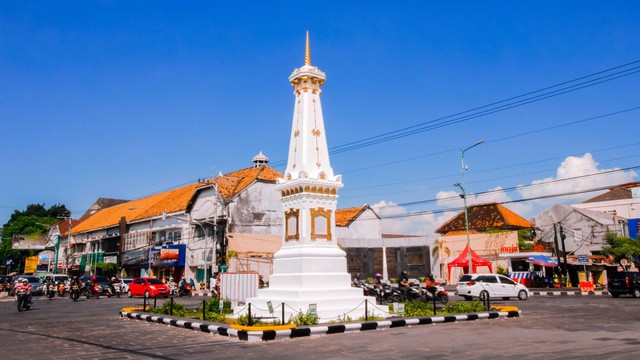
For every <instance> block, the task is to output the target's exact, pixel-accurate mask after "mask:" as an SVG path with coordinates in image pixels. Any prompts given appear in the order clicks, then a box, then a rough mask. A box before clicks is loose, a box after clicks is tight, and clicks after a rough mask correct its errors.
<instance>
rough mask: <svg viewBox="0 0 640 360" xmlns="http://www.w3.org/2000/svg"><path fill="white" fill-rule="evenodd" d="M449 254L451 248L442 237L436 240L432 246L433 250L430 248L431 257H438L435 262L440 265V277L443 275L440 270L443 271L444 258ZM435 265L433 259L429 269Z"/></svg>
mask: <svg viewBox="0 0 640 360" xmlns="http://www.w3.org/2000/svg"><path fill="white" fill-rule="evenodd" d="M450 256H451V249H449V248H448V247H447V243H446V242H445V241H444V240H442V239H438V240H436V243H435V246H434V247H433V250H431V257H432V258H434V259H435V258H438V261H437V263H438V264H439V265H440V277H443V274H442V272H443V271H444V260H445V259H447V258H449V257H450ZM435 265H436V262H435V261H434V262H433V263H432V264H431V270H433V268H434V267H435Z"/></svg>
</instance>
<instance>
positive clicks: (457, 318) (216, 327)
mask: <svg viewBox="0 0 640 360" xmlns="http://www.w3.org/2000/svg"><path fill="white" fill-rule="evenodd" d="M125 310H128V309H122V311H120V316H121V317H122V318H123V319H135V320H141V321H147V322H150V323H157V324H164V325H171V326H176V327H182V328H185V329H191V330H196V331H201V332H206V333H211V334H218V335H222V336H227V337H230V338H236V339H238V340H245V341H269V340H277V339H293V338H299V337H310V336H318V335H331V334H345V333H353V332H359V331H368V330H383V329H387V328H395V327H404V326H406V327H411V326H415V325H428V324H445V323H454V322H463V321H475V320H490V319H501V318H515V317H520V316H521V315H522V312H521V311H520V310H511V311H487V312H480V313H472V314H459V315H442V316H426V317H418V318H409V319H405V318H390V319H386V320H380V321H364V322H356V323H347V324H330V325H314V326H300V327H293V328H285V329H271V328H260V327H254V328H255V330H252V329H248V328H246V327H243V328H240V329H234V328H232V327H230V326H229V325H227V324H224V325H222V324H216V323H211V322H207V321H198V320H194V319H183V318H175V317H170V316H166V315H162V316H160V315H152V314H149V313H144V312H138V311H125Z"/></svg>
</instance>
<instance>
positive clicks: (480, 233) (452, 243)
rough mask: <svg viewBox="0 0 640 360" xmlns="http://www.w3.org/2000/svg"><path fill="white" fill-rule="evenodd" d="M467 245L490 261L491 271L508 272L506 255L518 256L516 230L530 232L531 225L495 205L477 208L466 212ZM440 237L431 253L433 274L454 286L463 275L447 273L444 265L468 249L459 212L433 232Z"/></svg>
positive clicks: (458, 271)
mask: <svg viewBox="0 0 640 360" xmlns="http://www.w3.org/2000/svg"><path fill="white" fill-rule="evenodd" d="M467 214H468V222H469V242H470V243H471V249H473V251H475V252H476V253H477V254H478V255H480V256H482V257H483V258H485V259H487V260H489V261H491V263H492V268H493V269H494V271H496V269H497V268H498V266H502V267H504V268H508V266H509V263H510V262H509V260H508V259H507V258H506V257H505V254H513V253H519V252H520V248H519V246H518V230H526V229H533V228H534V225H533V224H532V223H531V222H529V221H528V220H526V219H525V218H523V217H521V216H520V215H518V214H516V213H514V212H513V211H511V210H509V209H507V208H506V207H504V206H503V205H501V204H498V203H487V204H476V205H470V206H469V207H468V208H467ZM436 233H439V234H442V236H440V237H439V238H438V239H437V240H436V242H435V245H434V247H433V250H432V256H433V264H434V266H433V267H434V271H435V272H439V273H440V274H439V276H440V277H441V278H444V279H447V278H451V279H452V282H453V283H457V279H458V278H459V277H460V276H461V275H462V272H463V269H462V268H452V269H451V271H452V273H451V274H448V273H447V267H446V264H448V263H449V262H450V261H453V260H454V259H455V258H457V257H458V256H459V255H460V254H461V253H462V252H463V251H464V249H465V247H466V246H467V236H466V224H465V217H464V211H461V212H459V213H458V214H456V215H455V216H453V217H452V218H451V219H449V220H448V221H447V222H445V223H444V224H442V225H441V226H440V227H438V228H437V229H436Z"/></svg>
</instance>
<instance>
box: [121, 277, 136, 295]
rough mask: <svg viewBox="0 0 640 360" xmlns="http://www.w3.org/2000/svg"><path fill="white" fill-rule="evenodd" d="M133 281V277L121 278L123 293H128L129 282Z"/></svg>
mask: <svg viewBox="0 0 640 360" xmlns="http://www.w3.org/2000/svg"><path fill="white" fill-rule="evenodd" d="M132 281H133V279H120V286H121V287H122V293H123V294H126V293H127V291H129V284H131V282H132Z"/></svg>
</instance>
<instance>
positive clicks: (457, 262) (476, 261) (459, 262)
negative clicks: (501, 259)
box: [447, 246, 493, 281]
mask: <svg viewBox="0 0 640 360" xmlns="http://www.w3.org/2000/svg"><path fill="white" fill-rule="evenodd" d="M469 251H471V263H472V265H473V271H472V273H475V272H476V269H477V268H478V266H488V267H489V272H493V270H492V268H491V265H492V264H491V261H489V260H486V259H483V258H482V257H480V255H478V254H476V252H475V251H473V249H471V250H469V246H466V247H465V248H464V250H463V251H462V254H460V256H458V257H457V258H456V259H454V260H453V261H451V262H450V263H449V264H447V268H448V269H449V281H451V268H452V267H461V268H464V272H465V274H466V273H469Z"/></svg>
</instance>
